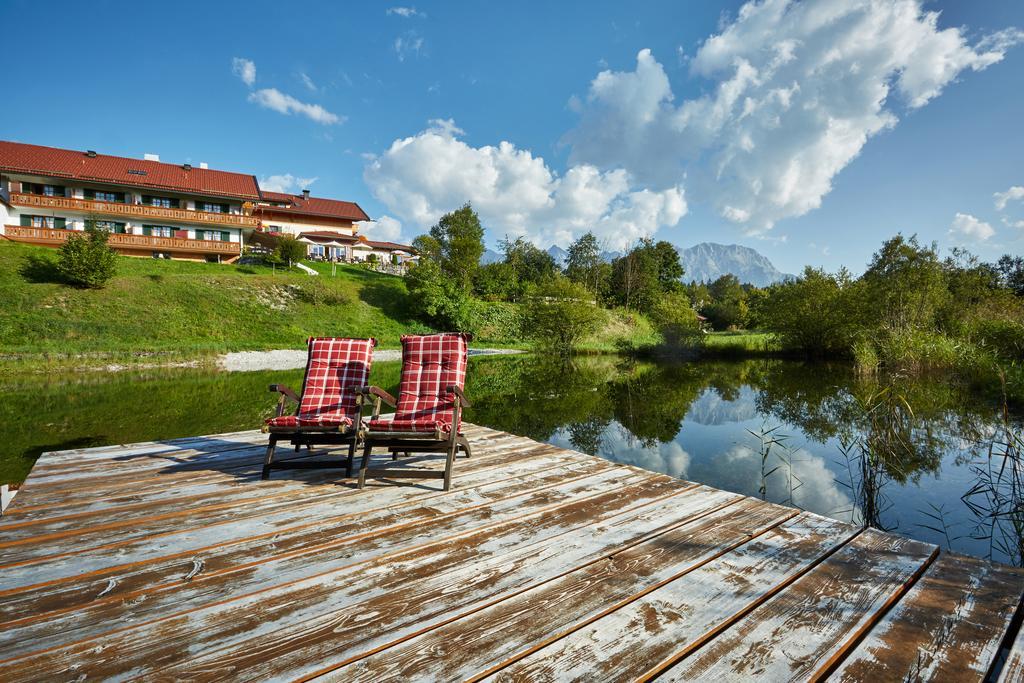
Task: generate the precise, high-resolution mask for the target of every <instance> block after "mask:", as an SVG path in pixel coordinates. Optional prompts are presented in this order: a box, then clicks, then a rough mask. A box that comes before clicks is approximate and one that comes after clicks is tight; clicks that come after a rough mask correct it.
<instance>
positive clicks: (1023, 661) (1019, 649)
mask: <svg viewBox="0 0 1024 683" xmlns="http://www.w3.org/2000/svg"><path fill="white" fill-rule="evenodd" d="M998 680H999V683H1020V682H1021V681H1024V628H1022V629H1020V630H1019V631H1017V635H1016V637H1015V638H1014V639H1013V644H1012V645H1011V646H1010V651H1009V653H1007V655H1006V661H1005V662H1004V663H1003V668H1002V670H1000V672H999V679H998Z"/></svg>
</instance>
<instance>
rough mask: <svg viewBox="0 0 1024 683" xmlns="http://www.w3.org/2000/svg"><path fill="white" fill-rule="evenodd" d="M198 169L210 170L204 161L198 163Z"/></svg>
mask: <svg viewBox="0 0 1024 683" xmlns="http://www.w3.org/2000/svg"><path fill="white" fill-rule="evenodd" d="M199 168H210V167H209V165H208V164H207V163H206V162H205V161H200V162H199Z"/></svg>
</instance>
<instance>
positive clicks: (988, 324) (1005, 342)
mask: <svg viewBox="0 0 1024 683" xmlns="http://www.w3.org/2000/svg"><path fill="white" fill-rule="evenodd" d="M969 336H970V338H971V339H973V340H975V342H976V343H978V344H980V345H981V346H984V347H985V348H987V349H989V350H991V351H992V352H993V353H995V354H997V355H999V356H1001V357H1003V358H1005V359H1007V360H1024V324H1022V323H1020V322H1018V321H1016V320H978V321H975V322H974V324H973V325H971V329H970V332H969Z"/></svg>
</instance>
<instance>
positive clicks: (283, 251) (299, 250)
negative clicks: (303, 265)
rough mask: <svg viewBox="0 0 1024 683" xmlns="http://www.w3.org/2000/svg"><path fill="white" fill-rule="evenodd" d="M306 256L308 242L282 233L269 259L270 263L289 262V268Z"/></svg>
mask: <svg viewBox="0 0 1024 683" xmlns="http://www.w3.org/2000/svg"><path fill="white" fill-rule="evenodd" d="M304 258H306V243H305V242H300V241H299V240H298V239H297V238H295V237H293V236H292V235H280V236H279V237H278V238H277V246H276V247H274V251H273V253H272V254H271V255H270V257H269V258H268V259H267V262H268V263H274V264H287V266H288V267H289V268H291V267H292V266H294V265H295V264H296V263H298V262H299V261H301V260H302V259H304Z"/></svg>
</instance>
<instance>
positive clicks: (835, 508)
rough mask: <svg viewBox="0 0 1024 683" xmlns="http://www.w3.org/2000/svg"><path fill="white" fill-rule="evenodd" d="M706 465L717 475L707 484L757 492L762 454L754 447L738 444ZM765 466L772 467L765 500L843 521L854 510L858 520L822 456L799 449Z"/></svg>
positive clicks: (752, 493) (750, 492) (759, 483)
mask: <svg viewBox="0 0 1024 683" xmlns="http://www.w3.org/2000/svg"><path fill="white" fill-rule="evenodd" d="M787 462H788V463H789V464H788V465H787V464H786V463H787ZM709 464H710V465H711V467H712V468H713V470H714V474H715V475H716V476H715V477H714V478H715V481H709V482H706V483H708V484H711V485H712V486H719V487H721V488H725V489H728V490H730V491H735V492H737V493H743V494H746V495H748V496H758V495H760V494H759V489H760V487H761V454H760V453H758V452H757V451H755V450H754V449H753V448H750V447H748V446H743V445H739V444H737V445H735V446H733V447H732V448H731V449H730V450H728V451H726V452H725V453H724V454H722V455H720V456H718V457H717V458H713V459H712V460H711V461H710V462H709ZM776 467H777V468H778V469H775V468H776ZM790 468H792V469H790ZM764 469H765V471H766V472H770V471H771V470H773V469H775V471H774V472H772V474H770V475H769V476H768V477H767V478H766V479H765V497H766V498H767V499H768V500H770V501H774V502H777V503H787V504H792V505H795V506H796V507H798V508H800V509H801V510H807V511H809V512H815V513H817V514H819V515H827V516H830V517H836V518H837V519H843V520H844V521H845V520H850V519H851V510H853V513H854V514H853V515H852V518H853V521H858V520H859V518H860V513H859V511H858V510H855V509H854V505H853V502H852V501H851V500H850V497H849V496H848V495H847V494H846V492H845V491H842V490H841V489H840V488H839V485H838V484H837V482H836V479H835V474H834V473H833V472H832V471H831V470H830V469H829V468H828V467H827V466H826V465H825V460H824V458H821V457H820V456H817V455H814V454H813V453H811V452H810V451H808V450H806V449H803V448H799V449H797V450H795V451H793V452H792V453H788V454H786V456H785V460H781V459H779V458H778V457H776V456H775V455H772V456H770V457H769V460H768V462H767V463H766V464H765V467H764ZM790 473H792V478H791V477H790ZM791 480H792V484H791ZM791 485H792V490H791V489H790V486H791Z"/></svg>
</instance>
